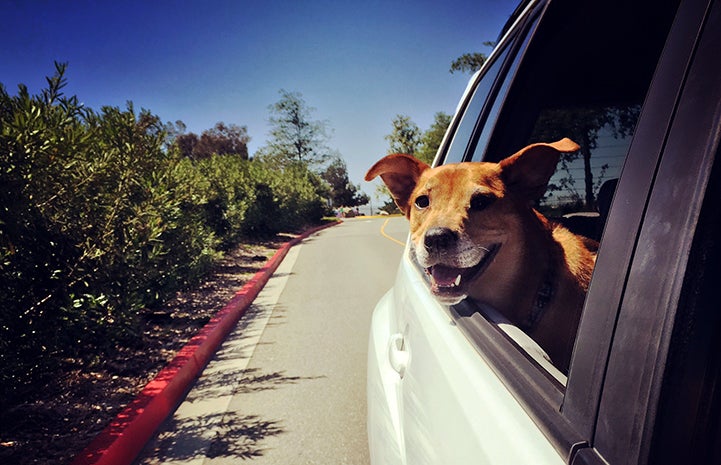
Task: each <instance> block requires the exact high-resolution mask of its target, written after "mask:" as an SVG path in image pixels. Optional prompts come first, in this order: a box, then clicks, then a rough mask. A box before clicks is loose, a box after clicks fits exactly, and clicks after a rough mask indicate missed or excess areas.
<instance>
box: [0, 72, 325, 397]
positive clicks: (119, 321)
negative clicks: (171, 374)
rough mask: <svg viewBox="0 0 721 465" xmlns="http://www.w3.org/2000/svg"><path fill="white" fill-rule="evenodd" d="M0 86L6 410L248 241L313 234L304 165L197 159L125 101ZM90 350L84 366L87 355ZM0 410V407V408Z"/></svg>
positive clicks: (1, 393)
mask: <svg viewBox="0 0 721 465" xmlns="http://www.w3.org/2000/svg"><path fill="white" fill-rule="evenodd" d="M56 70H57V72H56V74H55V76H53V77H52V78H48V88H47V89H45V90H43V91H42V92H41V93H40V94H39V95H34V96H31V95H30V94H29V93H28V91H27V88H25V87H24V86H22V85H21V86H19V90H18V93H17V95H15V96H10V95H9V94H8V93H7V92H6V91H5V89H4V87H2V86H0V281H1V282H2V286H0V399H4V400H5V401H12V398H13V396H17V395H20V394H22V392H21V388H22V386H24V385H27V384H28V382H31V381H33V380H37V379H39V378H42V377H43V376H47V375H48V374H49V373H51V371H52V369H53V368H54V367H55V365H56V362H57V360H59V359H60V358H61V357H76V356H88V357H92V356H95V357H97V355H100V354H102V353H103V352H104V351H110V350H113V349H114V348H115V347H116V345H117V344H132V343H133V341H135V340H136V338H137V337H138V336H139V334H138V330H137V325H136V323H137V320H138V315H139V312H140V310H141V309H143V308H144V307H147V306H151V305H153V304H155V303H157V302H158V301H160V300H163V299H165V298H166V297H167V296H168V295H170V294H171V293H173V292H175V291H176V290H177V289H179V288H181V287H183V286H186V285H188V284H189V283H192V282H193V281H195V280H197V279H198V278H199V277H200V276H202V274H203V273H204V272H205V271H206V270H207V269H208V267H209V266H210V265H211V264H212V262H213V260H214V259H215V258H216V257H218V255H219V254H220V253H221V252H220V251H222V250H223V249H226V248H229V247H232V246H233V245H235V244H237V242H238V241H239V240H241V238H242V237H243V235H268V234H275V233H277V232H279V231H282V230H293V229H297V228H299V227H302V226H305V225H308V224H313V223H317V222H319V221H320V219H321V217H322V216H323V215H324V214H325V203H324V201H323V200H322V196H323V192H324V191H323V189H324V187H323V186H324V183H323V182H322V181H320V179H319V178H318V176H316V175H314V174H313V173H311V172H310V171H309V170H308V169H307V168H305V167H304V166H287V167H285V168H283V169H277V168H276V167H274V166H272V165H268V164H267V163H263V162H259V161H249V160H244V159H243V158H242V157H241V156H237V155H213V156H211V157H209V158H204V159H202V160H197V161H193V160H191V159H188V158H187V157H183V156H182V155H181V154H180V153H179V151H178V150H177V148H171V149H166V146H165V144H164V143H165V140H166V134H165V133H164V129H163V124H162V123H161V121H160V120H159V118H158V117H157V116H155V115H153V114H151V113H150V112H149V111H147V110H141V111H140V112H136V111H135V109H134V108H133V105H132V103H128V104H127V107H126V108H125V109H123V110H121V109H119V108H116V107H103V108H102V109H101V110H100V112H94V111H92V110H90V109H87V108H84V107H83V106H82V105H81V104H80V103H78V100H77V98H76V97H67V96H65V95H63V94H62V92H61V90H62V87H63V86H64V84H65V80H64V77H63V74H64V71H65V66H64V65H59V64H56ZM86 352H89V354H86ZM0 407H1V406H0Z"/></svg>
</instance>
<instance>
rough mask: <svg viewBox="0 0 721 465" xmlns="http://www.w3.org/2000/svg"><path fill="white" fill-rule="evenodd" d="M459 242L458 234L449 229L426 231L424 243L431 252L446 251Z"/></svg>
mask: <svg viewBox="0 0 721 465" xmlns="http://www.w3.org/2000/svg"><path fill="white" fill-rule="evenodd" d="M457 240H458V233H457V232H455V231H451V230H450V229H448V228H431V229H429V230H428V231H426V237H425V238H424V239H423V242H424V244H425V246H426V248H427V249H429V250H444V249H447V248H448V247H450V246H452V245H454V244H455V243H456V241H457Z"/></svg>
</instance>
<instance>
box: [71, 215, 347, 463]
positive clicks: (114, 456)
mask: <svg viewBox="0 0 721 465" xmlns="http://www.w3.org/2000/svg"><path fill="white" fill-rule="evenodd" d="M336 224H338V223H337V222H334V223H329V224H325V225H323V226H319V227H316V228H313V229H311V230H309V231H306V232H305V233H303V234H302V235H301V236H299V237H297V238H294V239H293V240H291V241H289V242H286V243H285V244H283V245H282V246H281V248H280V249H278V251H277V252H276V253H275V255H273V257H271V258H270V260H268V262H267V263H266V264H265V265H264V266H263V268H261V270H260V271H258V272H257V273H256V274H255V275H254V276H253V278H252V279H251V280H250V281H249V282H247V283H246V284H245V285H244V286H243V288H242V289H240V290H239V291H238V292H237V293H236V294H235V296H233V298H232V299H230V301H229V302H228V303H227V304H226V305H225V307H223V308H222V309H221V310H220V311H219V312H218V313H216V314H215V316H214V317H213V319H211V320H210V321H209V322H208V324H206V325H205V326H204V327H203V328H202V329H201V330H200V331H199V332H198V334H197V335H195V336H194V337H193V338H192V339H191V340H190V341H188V343H187V344H186V345H185V346H184V347H183V348H182V349H180V351H179V352H178V354H177V355H176V356H175V358H174V359H173V360H172V361H171V362H170V363H169V364H168V365H167V366H166V367H165V368H163V369H162V370H161V371H160V373H158V375H157V376H156V377H155V378H154V379H153V380H152V381H150V382H149V383H148V384H147V385H146V386H145V388H144V389H143V390H142V391H141V392H140V394H138V396H137V397H136V398H135V400H133V402H131V403H130V405H128V406H127V407H126V408H125V409H124V410H123V411H122V412H120V413H119V414H118V415H117V416H116V417H115V419H114V420H113V421H112V422H111V423H110V425H108V426H107V427H106V428H105V429H104V430H103V431H102V432H101V433H100V434H99V435H98V436H97V437H96V438H95V439H94V440H93V441H92V442H91V443H90V444H89V445H88V446H87V447H86V448H85V450H83V451H82V452H81V453H80V454H79V455H78V456H77V457H75V459H74V460H73V462H72V465H130V464H131V463H132V462H133V460H135V458H136V457H137V456H138V454H139V453H140V452H141V451H142V450H143V448H144V447H145V445H146V444H147V443H148V441H149V440H150V439H151V438H152V437H153V435H154V434H155V431H156V430H157V429H158V427H159V426H160V425H161V424H162V423H163V422H164V421H165V419H166V418H167V417H168V416H169V415H170V414H172V413H173V412H174V411H175V409H176V408H177V406H178V405H180V403H181V402H182V400H183V399H184V398H185V395H186V394H187V392H188V390H189V389H190V387H191V386H192V384H193V382H194V381H195V380H196V378H197V377H198V376H199V375H200V373H201V372H202V371H203V369H204V368H205V366H206V365H207V364H208V362H209V361H210V358H211V357H212V356H213V354H215V352H216V350H217V349H218V347H219V346H220V344H221V343H222V342H223V341H224V340H225V338H226V337H227V336H228V334H229V333H230V332H231V331H232V329H233V328H234V327H235V324H236V323H237V322H238V320H239V319H240V317H241V316H242V315H243V313H245V311H246V309H247V308H248V307H249V306H250V304H251V303H252V302H253V300H254V299H255V298H256V296H257V295H258V293H259V292H260V291H261V289H263V286H265V284H266V283H267V282H268V280H269V279H270V276H271V275H272V274H273V273H274V272H275V270H276V269H277V268H278V266H279V265H280V263H281V262H282V261H283V258H285V256H286V254H287V253H288V250H289V249H290V248H291V247H293V246H294V245H296V244H298V243H299V242H300V241H302V240H303V239H305V238H307V237H308V236H310V235H311V234H315V233H316V232H318V231H320V230H322V229H325V228H328V227H330V226H334V225H336Z"/></svg>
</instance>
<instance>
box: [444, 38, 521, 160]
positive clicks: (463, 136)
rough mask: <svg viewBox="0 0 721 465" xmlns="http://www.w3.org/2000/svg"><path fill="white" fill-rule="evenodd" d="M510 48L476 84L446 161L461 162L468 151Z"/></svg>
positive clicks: (498, 57) (447, 153)
mask: <svg viewBox="0 0 721 465" xmlns="http://www.w3.org/2000/svg"><path fill="white" fill-rule="evenodd" d="M508 50H509V47H506V48H505V50H504V51H503V52H502V53H501V54H499V55H498V56H497V57H496V59H495V60H494V62H493V64H492V65H491V67H490V68H489V69H488V70H487V71H486V72H485V74H484V75H483V77H482V78H481V81H480V82H479V83H478V85H477V86H476V89H475V90H474V91H473V97H471V100H470V102H469V103H468V106H467V107H466V111H465V113H464V114H463V118H462V119H461V122H460V124H459V125H458V129H457V130H456V133H455V135H454V137H453V141H452V142H451V145H450V147H449V148H448V151H447V152H446V157H445V161H444V163H446V164H448V163H459V162H461V161H463V155H464V154H465V153H466V147H467V146H468V141H469V140H470V139H471V137H472V135H473V130H474V129H475V127H476V124H477V122H478V118H479V115H480V113H481V111H482V110H483V105H484V103H485V102H486V99H487V98H488V93H489V92H490V90H491V86H492V85H493V83H494V82H495V80H496V78H497V77H498V73H499V72H500V71H501V67H502V65H503V62H504V61H505V59H506V56H508Z"/></svg>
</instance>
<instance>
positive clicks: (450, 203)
mask: <svg viewBox="0 0 721 465" xmlns="http://www.w3.org/2000/svg"><path fill="white" fill-rule="evenodd" d="M578 149H579V147H578V145H577V144H576V143H575V142H573V141H571V140H570V139H562V140H560V141H557V142H554V143H550V144H545V143H540V144H533V145H529V146H528V147H526V148H524V149H522V150H521V151H519V152H518V153H516V154H514V155H512V156H511V157H509V158H506V159H504V160H502V161H501V162H500V163H487V162H467V163H458V164H449V165H443V166H439V167H437V168H430V167H429V166H428V165H426V164H425V163H423V162H421V161H420V160H418V159H416V158H414V157H411V156H408V155H401V154H395V155H388V156H387V157H385V158H383V159H381V160H380V161H378V163H376V164H375V165H374V166H373V167H372V168H371V169H370V170H369V171H368V173H367V174H366V180H367V181H370V180H372V179H374V178H375V177H376V176H380V177H381V178H382V179H383V182H384V183H385V184H386V186H388V189H389V190H390V192H391V194H392V195H393V198H394V200H395V202H396V204H397V205H398V207H399V208H400V209H401V211H403V213H404V214H405V215H406V217H407V218H408V219H409V221H410V232H411V241H412V245H413V253H414V254H415V257H416V259H417V260H418V263H419V264H420V265H421V266H422V267H423V268H424V269H425V271H426V273H427V274H428V275H429V276H430V282H431V292H432V293H433V295H434V296H435V297H436V298H437V299H438V301H439V302H441V303H442V304H444V305H454V304H456V303H458V302H460V301H462V300H463V299H465V298H466V297H470V298H472V299H474V300H477V301H479V302H483V303H485V304H488V305H490V306H491V307H493V308H495V309H496V310H498V311H499V312H500V313H501V314H502V315H503V316H504V317H506V318H507V319H508V320H509V321H510V322H511V323H513V324H514V325H516V326H518V327H519V328H521V329H523V330H524V331H525V332H526V333H527V334H528V335H529V336H530V337H532V338H533V339H534V340H535V341H536V343H538V344H539V345H540V346H541V347H542V348H543V349H544V350H545V351H546V353H547V354H548V355H549V356H550V358H551V360H552V361H553V363H554V365H555V366H556V367H558V368H559V369H560V370H562V371H564V372H565V371H566V370H567V367H568V364H569V361H570V357H571V351H572V349H573V343H574V340H575V336H576V329H577V326H578V321H579V318H580V312H581V308H582V306H583V301H584V299H585V294H586V290H587V288H588V283H589V280H590V278H591V273H592V271H593V267H594V264H595V252H594V250H595V246H596V244H595V243H594V242H593V241H591V240H589V239H585V238H583V237H581V236H576V235H575V234H573V233H571V232H570V231H569V230H567V229H565V228H563V227H561V226H559V225H555V224H553V223H551V222H549V221H548V220H547V219H546V218H545V217H544V216H543V215H541V214H540V213H539V212H537V211H536V210H535V209H534V208H533V204H534V201H535V200H536V199H538V198H540V197H541V196H542V195H543V193H544V192H545V190H546V186H547V184H548V181H549V179H550V177H551V176H552V175H553V173H554V171H555V168H556V164H557V163H558V160H559V158H560V155H561V153H567V152H575V151H577V150H578Z"/></svg>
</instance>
